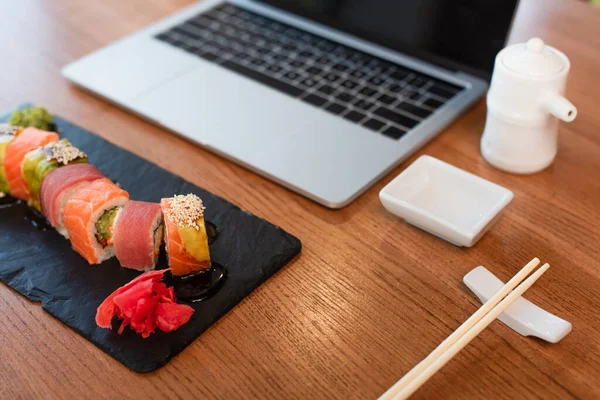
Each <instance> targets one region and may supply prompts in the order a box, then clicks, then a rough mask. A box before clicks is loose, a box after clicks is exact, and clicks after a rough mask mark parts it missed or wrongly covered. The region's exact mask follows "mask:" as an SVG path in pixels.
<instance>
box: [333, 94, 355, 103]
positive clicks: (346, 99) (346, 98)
mask: <svg viewBox="0 0 600 400" xmlns="http://www.w3.org/2000/svg"><path fill="white" fill-rule="evenodd" d="M335 97H336V99H338V100H339V101H341V102H342V103H351V102H352V100H354V97H353V96H352V95H350V94H348V93H344V92H342V93H339V94H338V95H336V96H335Z"/></svg>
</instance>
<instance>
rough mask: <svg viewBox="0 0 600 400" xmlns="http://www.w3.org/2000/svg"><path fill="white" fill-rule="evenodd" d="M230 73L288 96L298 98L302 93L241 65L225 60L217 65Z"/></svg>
mask: <svg viewBox="0 0 600 400" xmlns="http://www.w3.org/2000/svg"><path fill="white" fill-rule="evenodd" d="M219 65H221V66H223V67H225V68H227V69H229V70H231V71H234V72H237V73H239V74H240V75H243V76H246V77H247V78H250V79H254V80H256V81H258V82H260V83H263V84H265V85H267V86H269V87H271V88H273V89H276V90H279V91H280V92H283V93H286V94H289V95H290V96H293V97H298V96H300V95H301V94H302V93H303V90H302V89H299V88H297V87H295V86H292V85H290V84H287V83H285V82H282V81H280V80H277V79H274V78H271V77H270V76H267V75H264V74H262V73H260V72H257V71H254V70H252V69H250V68H246V67H244V66H242V65H239V64H236V63H235V62H233V61H230V60H227V61H224V62H223V63H221V64H219Z"/></svg>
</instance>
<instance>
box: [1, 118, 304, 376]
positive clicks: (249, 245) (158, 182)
mask: <svg viewBox="0 0 600 400" xmlns="http://www.w3.org/2000/svg"><path fill="white" fill-rule="evenodd" d="M7 117H8V116H4V117H2V118H0V120H1V121H6V119H7ZM56 125H57V126H58V130H59V132H60V134H61V137H64V138H68V139H69V140H70V141H71V142H72V143H73V144H74V145H75V146H77V147H79V148H80V149H81V150H83V151H85V152H86V153H87V154H88V155H89V159H90V163H92V164H94V165H96V166H97V167H98V168H99V169H100V170H101V171H102V172H103V173H104V174H105V175H106V176H107V177H109V178H110V179H112V180H114V181H117V182H119V183H120V184H121V185H122V187H123V188H124V189H125V190H127V191H128V192H129V194H130V196H131V198H132V199H134V200H144V201H154V202H158V201H159V200H160V199H161V198H162V197H170V196H172V195H173V194H187V193H195V194H197V195H198V196H200V198H202V200H203V201H204V204H205V206H206V219H207V220H208V221H211V222H212V223H214V224H215V225H216V226H217V228H218V229H219V236H218V237H217V239H216V240H215V241H214V242H213V243H212V244H211V246H210V250H211V255H212V259H213V260H214V261H216V262H218V263H220V264H222V265H224V266H225V267H226V268H227V270H228V273H229V275H228V278H227V280H226V281H225V283H224V284H223V286H222V287H221V289H220V290H219V291H218V292H217V293H216V294H215V295H214V296H213V297H211V298H209V299H207V300H205V301H203V302H200V303H194V304H192V307H193V308H194V309H195V312H194V315H193V316H192V318H191V320H190V321H189V322H188V323H187V324H185V325H183V326H182V327H181V328H179V329H178V330H177V331H175V332H171V333H164V332H161V331H160V330H158V329H157V330H156V331H155V333H154V334H152V335H151V336H150V337H149V338H147V339H142V337H141V336H139V335H137V334H135V333H134V332H133V331H131V330H130V329H129V328H126V329H125V331H124V332H123V335H119V334H118V333H117V332H116V331H115V330H112V331H111V330H108V329H100V328H98V327H97V326H96V324H95V320H94V317H95V315H96V308H97V307H98V305H99V304H100V303H101V302H102V301H103V300H104V299H105V298H106V297H107V296H108V295H109V294H110V293H112V292H113V291H114V290H115V289H117V288H118V287H120V286H122V285H124V284H125V283H127V282H129V281H130V280H131V279H133V278H135V277H136V276H137V275H139V272H136V271H132V270H128V269H125V268H121V267H120V266H119V263H118V262H117V260H116V259H115V258H113V259H111V260H109V261H106V262H104V263H102V264H100V265H97V266H90V265H88V264H87V262H86V261H85V260H84V259H83V258H81V257H80V256H79V255H78V254H77V253H75V252H74V251H72V250H71V246H70V242H69V241H68V240H66V239H64V238H63V237H62V236H60V235H59V234H58V233H57V232H55V231H54V230H47V231H42V230H39V229H37V228H35V227H34V226H33V225H32V224H31V223H30V222H29V221H28V220H27V219H26V218H25V215H26V214H25V213H26V206H25V205H23V204H20V205H18V206H13V207H9V208H0V281H2V282H3V283H4V284H6V285H8V286H10V287H11V288H13V289H14V290H16V291H17V292H19V293H20V294H22V295H23V296H25V297H26V298H27V299H29V300H31V301H35V302H41V305H42V308H43V309H44V310H46V311H47V312H49V313H50V314H51V315H52V316H54V317H55V318H57V319H58V320H60V321H62V322H63V323H65V324H67V325H68V326H69V327H71V328H72V329H73V330H75V331H76V332H77V333H79V334H80V335H82V336H83V337H85V338H86V339H87V340H89V341H90V342H92V343H93V344H95V345H96V346H98V347H99V348H100V349H102V350H103V351H105V352H106V353H107V354H109V355H111V356H112V357H114V358H115V359H117V360H118V361H120V362H121V363H123V364H124V365H125V366H127V367H129V368H131V369H132V370H134V371H136V372H150V371H154V370H156V369H158V368H160V367H161V366H163V365H165V364H166V363H167V362H168V361H169V360H170V359H171V358H173V357H174V356H175V355H177V354H178V353H179V352H181V351H182V350H183V349H184V348H185V347H186V346H188V345H189V344H190V343H192V342H193V341H194V340H195V339H196V338H197V337H198V336H199V335H200V334H201V333H202V332H204V331H205V330H206V329H208V327H210V326H211V325H212V324H213V323H214V322H215V321H217V320H218V319H219V318H221V317H222V316H223V315H225V313H227V312H228V311H229V310H231V309H232V308H233V307H234V306H235V305H236V304H238V303H239V302H240V301H241V300H242V299H243V298H244V297H246V296H248V294H250V292H252V290H254V289H255V288H257V287H258V286H259V285H261V284H262V283H263V282H265V281H266V280H267V279H268V278H269V277H270V276H272V275H273V274H275V273H276V272H277V271H278V270H279V269H280V268H282V267H283V266H284V265H286V264H287V263H288V262H289V261H290V260H292V259H293V258H294V257H295V256H296V255H297V254H298V253H299V252H300V249H301V243H300V241H299V240H298V239H297V238H296V237H294V236H292V235H290V234H289V233H287V232H285V231H283V230H282V229H280V228H279V227H277V226H275V225H273V224H271V223H269V222H267V221H265V220H263V219H261V218H258V217H256V216H254V215H252V214H251V213H249V212H247V211H242V210H241V209H240V208H238V207H236V206H235V205H233V204H231V203H230V202H228V201H227V200H224V199H222V198H220V197H217V196H215V195H213V194H211V193H209V192H207V191H205V190H203V189H201V188H198V187H196V186H194V185H192V184H190V183H188V182H186V181H184V180H183V179H182V178H180V177H178V176H175V175H173V174H171V173H170V172H168V171H166V170H164V169H162V168H160V167H158V166H156V165H154V164H152V163H151V162H148V161H146V160H144V159H142V158H140V157H138V156H136V155H134V154H132V153H130V152H128V151H126V150H123V149H121V148H119V147H117V146H115V145H113V144H111V143H109V142H107V141H105V140H103V139H101V138H99V137H97V136H94V135H93V134H90V133H89V132H87V131H85V130H84V129H82V128H80V127H77V126H75V125H73V124H71V123H69V122H67V121H65V120H63V119H61V118H58V117H56ZM164 259H165V258H164V257H162V261H161V262H160V263H159V268H164V267H166V265H165V261H164Z"/></svg>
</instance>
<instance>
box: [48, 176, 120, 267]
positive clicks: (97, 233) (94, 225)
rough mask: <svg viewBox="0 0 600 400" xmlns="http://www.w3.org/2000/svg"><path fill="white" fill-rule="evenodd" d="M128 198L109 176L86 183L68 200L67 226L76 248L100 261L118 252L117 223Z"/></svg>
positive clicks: (84, 254) (86, 257)
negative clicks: (116, 245) (115, 246)
mask: <svg viewBox="0 0 600 400" xmlns="http://www.w3.org/2000/svg"><path fill="white" fill-rule="evenodd" d="M59 170H60V168H59V169H58V170H57V171H59ZM128 201H129V194H128V193H127V192H126V191H124V190H123V189H121V188H120V187H118V186H117V185H115V184H114V183H112V182H111V181H110V180H109V179H107V178H102V179H98V180H95V181H93V182H92V183H90V184H89V185H86V186H83V187H82V188H81V189H79V190H78V191H77V192H75V193H74V194H73V195H72V196H71V197H70V198H69V200H67V204H66V205H65V212H64V223H65V228H66V229H67V232H68V233H69V238H70V239H71V245H72V246H73V250H75V251H76V252H77V253H79V255H81V256H82V257H83V258H85V259H86V260H87V262H88V263H90V264H100V263H101V262H103V261H104V260H107V259H109V258H111V257H113V256H114V255H115V249H114V247H113V229H114V224H115V221H116V219H117V218H118V216H119V213H120V211H121V209H122V208H123V206H124V205H125V204H126V203H127V202H128Z"/></svg>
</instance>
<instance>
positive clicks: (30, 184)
mask: <svg viewBox="0 0 600 400" xmlns="http://www.w3.org/2000/svg"><path fill="white" fill-rule="evenodd" d="M87 162H88V158H87V155H86V154H85V153H83V152H82V151H80V150H79V149H78V148H77V147H75V146H73V145H72V144H71V143H70V142H69V141H68V140H67V139H61V140H59V141H58V142H52V143H49V144H47V145H45V146H44V147H40V148H38V149H36V150H33V151H30V152H29V153H27V155H25V158H24V159H23V162H22V163H21V173H22V174H23V179H25V183H26V184H27V189H28V191H29V199H28V200H27V203H28V204H29V205H30V206H31V207H33V208H35V209H36V210H38V211H40V189H41V186H42V181H43V180H44V178H45V177H46V175H48V174H49V173H50V172H52V171H54V170H55V169H57V168H58V167H63V166H66V165H69V164H81V163H85V164H87Z"/></svg>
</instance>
